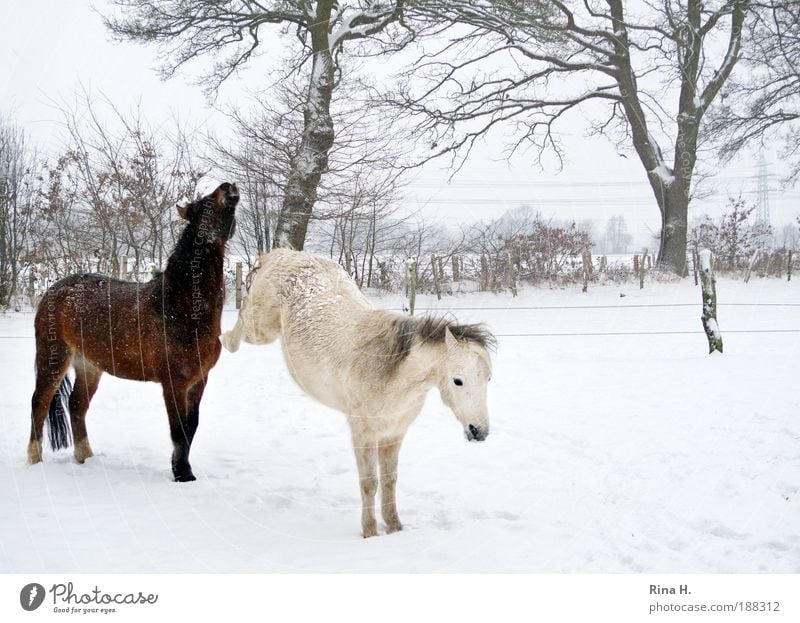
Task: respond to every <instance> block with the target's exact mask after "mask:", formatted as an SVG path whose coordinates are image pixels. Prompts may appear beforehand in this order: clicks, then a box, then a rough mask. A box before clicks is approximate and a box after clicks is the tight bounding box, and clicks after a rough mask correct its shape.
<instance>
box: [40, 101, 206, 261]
mask: <svg viewBox="0 0 800 623" xmlns="http://www.w3.org/2000/svg"><path fill="white" fill-rule="evenodd" d="M100 107H102V108H104V109H105V110H103V111H102V112H101V111H100V110H99V109H100ZM62 113H63V118H64V126H65V128H66V137H67V138H66V143H65V145H64V148H63V152H62V154H61V155H60V156H59V158H58V159H57V161H56V163H55V166H52V167H51V168H50V169H49V171H48V179H47V183H46V189H45V191H44V199H45V201H46V206H45V207H44V208H43V211H42V214H41V218H40V219H39V218H37V258H38V260H37V261H39V262H41V263H44V264H46V265H47V266H48V267H49V268H50V269H52V271H53V272H54V273H55V274H56V275H61V274H64V273H65V272H74V271H75V270H86V269H91V270H95V271H98V272H103V273H108V274H111V275H114V276H119V274H120V262H119V260H120V258H121V256H123V255H124V256H126V257H129V258H132V259H133V261H134V263H133V275H137V274H138V273H139V272H140V270H141V269H143V268H146V267H147V265H148V264H151V263H152V264H153V265H155V266H156V267H161V266H162V265H163V263H164V261H165V260H166V257H167V252H168V250H169V249H170V248H171V246H172V244H173V242H174V240H173V236H174V229H175V228H174V227H173V225H174V224H175V223H174V221H175V218H174V217H173V212H174V210H173V208H174V205H175V202H176V200H178V199H179V198H180V197H182V196H184V197H185V196H190V195H192V194H193V192H194V188H195V186H196V183H197V180H198V179H199V177H200V176H201V172H200V171H198V170H197V169H196V168H195V166H194V164H193V155H192V146H191V145H190V139H189V137H188V135H187V134H186V133H185V131H183V129H182V128H180V127H178V128H177V129H176V130H175V131H174V132H172V133H169V132H166V131H165V130H164V128H160V129H159V130H158V131H156V130H154V129H152V128H150V127H148V126H147V124H146V123H145V122H144V120H143V119H142V117H141V115H140V114H139V113H138V111H135V112H133V113H130V114H123V113H121V112H120V111H119V110H118V109H117V108H116V107H114V105H113V104H112V103H111V102H109V101H107V100H104V101H102V102H101V103H100V104H99V105H98V104H97V102H95V101H93V99H92V97H91V95H90V94H88V93H87V92H83V93H82V95H81V96H80V98H79V100H78V102H77V104H76V105H74V106H72V107H66V106H64V107H62ZM170 134H171V135H170ZM88 258H91V260H92V261H91V262H88ZM87 264H88V265H87Z"/></svg>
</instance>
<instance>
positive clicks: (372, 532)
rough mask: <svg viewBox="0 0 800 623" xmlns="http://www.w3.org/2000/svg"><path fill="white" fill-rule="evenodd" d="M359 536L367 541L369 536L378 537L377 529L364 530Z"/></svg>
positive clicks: (374, 527)
mask: <svg viewBox="0 0 800 623" xmlns="http://www.w3.org/2000/svg"><path fill="white" fill-rule="evenodd" d="M361 534H362V536H363V537H364V538H365V539H368V538H370V537H371V536H378V527H377V526H370V527H369V528H364V530H363V531H362V532H361Z"/></svg>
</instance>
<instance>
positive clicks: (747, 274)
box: [744, 249, 761, 283]
mask: <svg viewBox="0 0 800 623" xmlns="http://www.w3.org/2000/svg"><path fill="white" fill-rule="evenodd" d="M759 257H761V249H756V250H755V253H753V257H751V258H750V262H748V264H747V268H746V269H745V271H744V282H745V283H749V282H750V274H751V273H752V272H753V267H754V266H755V265H756V262H757V261H758V258H759Z"/></svg>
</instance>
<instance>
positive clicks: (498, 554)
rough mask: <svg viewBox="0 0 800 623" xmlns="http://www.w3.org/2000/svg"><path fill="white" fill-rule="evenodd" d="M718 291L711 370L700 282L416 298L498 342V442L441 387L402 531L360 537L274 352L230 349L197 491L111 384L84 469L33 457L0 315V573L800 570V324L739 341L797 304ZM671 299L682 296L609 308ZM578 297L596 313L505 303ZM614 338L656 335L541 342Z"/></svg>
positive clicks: (494, 404)
mask: <svg viewBox="0 0 800 623" xmlns="http://www.w3.org/2000/svg"><path fill="white" fill-rule="evenodd" d="M620 293H624V294H626V296H625V297H624V298H621V297H620ZM718 296H719V301H720V311H719V323H720V327H721V329H722V334H723V338H724V341H725V354H724V355H721V356H720V355H714V356H711V357H709V356H708V355H707V354H706V353H707V344H706V340H705V336H704V335H703V334H702V332H701V324H700V292H699V289H697V288H695V287H694V286H693V285H692V283H691V280H684V281H683V282H681V283H670V284H665V283H661V284H658V283H655V284H652V283H651V284H647V286H646V288H645V289H644V290H642V291H640V290H639V289H638V287H637V286H635V285H632V284H631V285H625V286H613V285H609V286H603V287H601V286H596V287H592V288H590V291H589V292H588V293H587V294H582V293H581V292H580V289H579V288H578V287H571V288H567V289H552V290H551V289H540V288H527V289H525V290H524V291H522V292H521V295H520V296H519V297H518V298H516V299H511V297H510V296H509V295H507V294H503V295H491V294H484V295H477V294H474V295H463V296H459V297H455V298H447V299H445V300H443V301H441V302H440V303H438V304H437V303H436V301H435V299H433V300H432V299H430V298H429V297H420V298H419V299H418V309H423V310H424V309H426V308H434V307H438V308H441V309H449V308H482V309H460V310H457V311H454V313H455V314H457V316H458V317H459V318H461V319H464V320H485V321H487V322H489V323H490V325H491V326H492V327H493V329H494V330H495V331H496V332H497V333H498V334H500V335H501V337H500V340H499V348H498V352H497V355H496V361H495V371H494V376H493V380H492V383H491V386H490V397H489V398H490V408H491V417H492V433H491V435H490V436H489V438H488V440H487V441H486V442H485V443H483V444H475V443H472V444H470V443H467V442H466V441H465V440H464V437H463V434H462V431H461V427H460V426H459V425H458V424H457V422H456V420H455V418H454V417H453V416H452V415H451V414H449V413H447V411H446V409H445V407H444V406H443V405H442V404H441V402H440V401H439V398H438V396H436V395H435V394H432V395H431V396H430V399H429V401H428V403H427V404H426V407H425V409H424V410H423V412H422V414H421V415H420V417H419V419H418V420H417V422H415V423H414V425H412V427H411V430H410V432H409V435H408V437H407V439H406V442H405V445H404V446H403V451H402V453H401V455H400V476H399V481H398V507H399V510H400V515H401V518H402V519H403V522H404V525H405V529H404V531H403V532H401V533H398V534H393V535H389V536H386V535H381V536H379V537H377V538H373V539H368V540H362V539H361V538H360V536H359V531H360V497H359V494H358V487H357V477H356V470H355V461H354V458H353V455H352V451H351V449H350V437H349V434H348V431H347V428H346V424H345V420H344V418H343V417H342V416H341V415H340V414H338V413H335V412H332V411H329V410H327V409H326V408H324V407H322V406H320V405H318V404H316V403H314V402H312V401H311V400H309V399H308V398H306V397H305V396H303V395H302V393H301V392H300V391H299V390H298V389H297V388H296V387H295V385H294V384H293V383H292V381H291V379H290V378H289V375H288V373H287V371H286V368H285V366H284V363H283V360H282V357H281V353H280V347H279V346H278V345H277V344H275V345H271V346H262V347H256V346H250V345H244V346H243V347H242V349H241V350H240V351H239V352H238V353H236V354H230V353H227V352H223V355H222V357H221V359H220V361H219V363H218V364H217V367H216V368H215V369H214V370H213V372H212V374H211V377H210V381H209V385H208V389H207V391H206V394H205V398H204V401H203V407H202V412H201V421H200V429H199V432H198V435H197V438H196V440H195V443H194V446H193V448H192V466H193V468H194V472H195V474H196V475H197V477H198V480H197V482H194V483H188V484H176V483H173V482H171V479H170V477H171V474H170V469H169V456H170V452H171V445H170V442H169V434H168V427H167V418H166V414H165V411H164V406H163V403H162V401H161V392H160V388H159V386H157V385H155V384H143V383H135V382H129V381H121V380H118V379H115V378H112V377H110V376H108V375H106V376H104V377H103V380H102V382H101V384H100V390H99V391H98V394H97V395H96V397H95V399H94V401H93V403H92V406H91V408H90V410H89V414H88V419H87V421H88V426H89V435H90V439H91V443H92V446H93V447H94V450H95V453H96V455H97V456H96V457H95V458H93V459H91V460H89V461H88V462H87V463H86V464H85V465H77V464H75V463H74V461H73V459H72V455H71V451H62V452H60V453H58V454H55V455H54V454H53V453H52V452H50V451H49V450H48V451H47V452H46V455H45V462H44V463H43V464H39V465H35V466H28V465H26V464H25V448H26V443H27V438H28V430H29V429H28V427H29V400H30V394H31V392H32V389H33V378H34V371H33V349H34V341H33V339H32V335H33V327H32V320H33V316H32V314H31V313H17V314H13V313H12V314H7V315H3V316H0V336H2V337H1V338H0V370H2V381H0V383H2V393H0V425H1V426H2V431H3V434H2V435H0V500H2V503H0V571H1V572H33V571H36V572H173V571H179V572H194V571H196V572H234V571H242V572H245V571H247V572H274V571H322V572H325V571H355V572H360V571H386V572H405V571H439V572H449V571H486V572H494V571H528V572H795V573H796V572H800V419H799V417H798V416H800V393H798V391H797V370H798V362H799V361H800V357H798V355H800V351H799V350H798V347H800V333H788V332H786V333H736V332H735V331H737V330H754V329H755V330H763V329H769V330H775V329H794V330H797V329H800V314H798V311H800V307H788V306H780V305H769V306H760V307H750V306H743V305H738V306H737V305H733V303H761V304H765V303H770V304H787V303H790V304H795V305H797V304H800V292H799V291H798V286H797V284H796V283H794V282H793V283H786V282H785V281H777V280H758V279H756V280H754V281H751V282H750V283H749V284H747V285H745V284H742V283H741V282H735V281H730V280H721V281H720V283H719V284H718ZM375 300H376V303H377V304H379V305H381V306H384V307H394V308H397V307H398V306H399V301H400V299H398V298H396V297H394V298H391V297H386V298H382V299H375ZM674 303H681V304H683V303H690V304H691V305H690V306H678V307H670V306H663V307H634V308H619V307H618V306H620V305H644V304H647V305H650V304H660V305H667V304H674ZM574 305H599V306H610V307H606V308H599V309H533V310H531V309H527V310H524V309H496V308H504V307H516V308H520V307H530V306H574ZM234 319H235V312H232V311H228V312H226V313H225V317H224V319H223V320H224V325H225V326H226V327H229V326H231V325H232V324H233V322H234ZM671 331H690V332H692V331H693V332H694V333H690V334H671V333H666V334H665V333H663V332H671ZM628 332H644V333H647V332H650V333H651V334H649V335H639V336H626V335H590V336H559V337H544V336H541V334H544V333H561V334H564V333H593V334H598V333H628ZM521 334H527V335H525V336H523V335H521Z"/></svg>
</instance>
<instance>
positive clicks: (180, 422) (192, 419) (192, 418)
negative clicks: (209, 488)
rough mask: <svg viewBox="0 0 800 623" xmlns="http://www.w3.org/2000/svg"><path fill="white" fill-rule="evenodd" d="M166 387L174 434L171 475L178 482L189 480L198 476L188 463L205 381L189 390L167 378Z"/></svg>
mask: <svg viewBox="0 0 800 623" xmlns="http://www.w3.org/2000/svg"><path fill="white" fill-rule="evenodd" d="M163 387H164V402H165V403H166V406H167V415H169V432H170V436H171V437H172V447H173V450H172V475H173V477H174V478H175V481H176V482H190V481H192V480H196V479H195V477H194V474H193V473H192V467H191V465H190V464H189V450H190V449H191V446H192V440H193V439H194V435H195V433H196V432H197V425H198V423H199V420H200V400H201V399H202V397H203V390H204V389H205V384H204V383H203V381H202V379H201V380H199V381H198V382H197V383H195V384H194V385H193V386H192V387H191V388H189V389H186V387H185V386H178V385H174V384H172V383H170V382H169V381H167V382H166V383H163Z"/></svg>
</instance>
